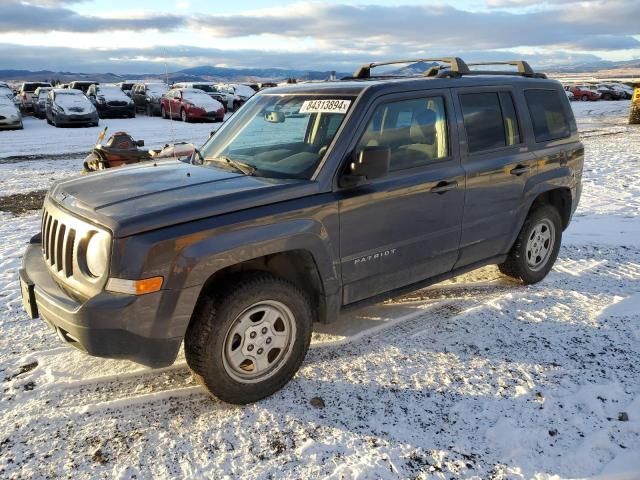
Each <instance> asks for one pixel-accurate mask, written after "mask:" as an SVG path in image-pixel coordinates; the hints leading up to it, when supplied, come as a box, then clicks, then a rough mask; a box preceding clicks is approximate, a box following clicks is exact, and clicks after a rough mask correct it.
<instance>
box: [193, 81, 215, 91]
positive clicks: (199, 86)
mask: <svg viewBox="0 0 640 480" xmlns="http://www.w3.org/2000/svg"><path fill="white" fill-rule="evenodd" d="M191 88H195V89H197V90H202V91H203V92H210V93H215V92H216V89H215V88H213V87H212V86H211V85H207V84H202V83H197V84H196V83H194V84H193V85H192V86H191Z"/></svg>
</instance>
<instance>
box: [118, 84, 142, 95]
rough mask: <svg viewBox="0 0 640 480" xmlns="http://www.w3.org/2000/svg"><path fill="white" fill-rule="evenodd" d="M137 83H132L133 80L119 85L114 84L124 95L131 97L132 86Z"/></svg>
mask: <svg viewBox="0 0 640 480" xmlns="http://www.w3.org/2000/svg"><path fill="white" fill-rule="evenodd" d="M136 83H137V82H135V81H133V80H127V81H124V82H120V83H116V85H117V86H118V87H119V88H120V90H122V91H123V92H124V93H125V95H127V96H129V97H130V96H131V89H132V88H133V86H134V85H135V84H136Z"/></svg>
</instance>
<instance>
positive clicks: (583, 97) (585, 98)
mask: <svg viewBox="0 0 640 480" xmlns="http://www.w3.org/2000/svg"><path fill="white" fill-rule="evenodd" d="M580 100H582V101H583V102H586V101H588V100H589V97H588V96H587V95H582V97H580Z"/></svg>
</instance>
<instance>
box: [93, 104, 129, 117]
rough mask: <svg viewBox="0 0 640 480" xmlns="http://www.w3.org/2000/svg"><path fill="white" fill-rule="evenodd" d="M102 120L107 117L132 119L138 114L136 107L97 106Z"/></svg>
mask: <svg viewBox="0 0 640 480" xmlns="http://www.w3.org/2000/svg"><path fill="white" fill-rule="evenodd" d="M96 108H97V110H98V115H99V116H100V118H106V117H130V116H133V115H135V114H136V107H135V105H133V104H131V105H123V106H119V105H118V106H113V105H109V104H100V103H98V104H97V105H96Z"/></svg>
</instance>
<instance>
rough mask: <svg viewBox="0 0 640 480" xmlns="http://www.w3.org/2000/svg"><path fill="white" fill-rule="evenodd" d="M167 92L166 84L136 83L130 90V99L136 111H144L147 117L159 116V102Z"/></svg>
mask: <svg viewBox="0 0 640 480" xmlns="http://www.w3.org/2000/svg"><path fill="white" fill-rule="evenodd" d="M168 91H169V87H168V86H167V84H166V83H147V82H142V83H136V84H135V85H134V86H133V88H132V89H131V99H132V100H133V102H134V103H135V106H136V109H138V110H144V111H145V112H146V114H147V116H149V117H152V116H155V115H160V100H161V99H162V96H163V95H164V94H165V93H167V92H168Z"/></svg>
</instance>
